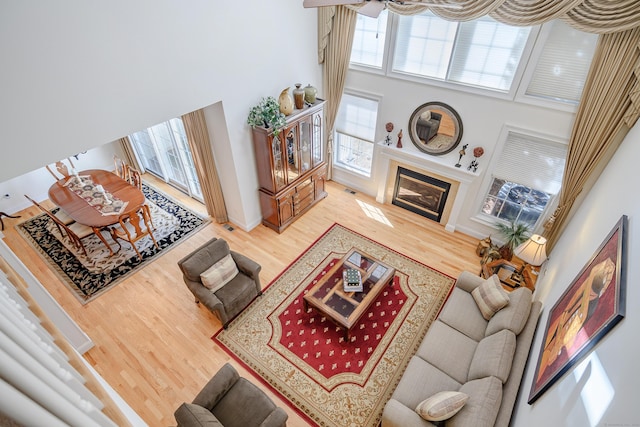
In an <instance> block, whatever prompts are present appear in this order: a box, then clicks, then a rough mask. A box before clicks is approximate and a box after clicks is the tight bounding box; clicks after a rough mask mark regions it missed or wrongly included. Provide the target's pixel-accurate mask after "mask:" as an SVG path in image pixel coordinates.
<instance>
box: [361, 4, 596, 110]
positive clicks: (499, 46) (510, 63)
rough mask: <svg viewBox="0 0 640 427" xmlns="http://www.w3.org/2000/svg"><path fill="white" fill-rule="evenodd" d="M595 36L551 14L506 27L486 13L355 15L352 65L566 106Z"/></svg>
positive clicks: (578, 87)
mask: <svg viewBox="0 0 640 427" xmlns="http://www.w3.org/2000/svg"><path fill="white" fill-rule="evenodd" d="M597 40H598V36H597V35H596V34H589V33H584V32H582V31H578V30H575V29H573V28H572V27H570V26H569V25H567V24H565V23H564V22H562V21H558V20H554V21H551V22H548V23H546V24H544V26H542V27H540V26H535V27H513V26H509V25H505V24H501V23H499V22H497V21H495V20H493V19H491V18H490V17H488V16H485V17H482V18H479V19H476V20H474V21H468V22H452V21H447V20H444V19H441V18H439V17H437V16H435V15H433V14H432V13H430V12H425V13H422V14H418V15H408V16H405V15H398V14H394V13H388V11H386V10H385V11H384V12H383V13H382V14H381V15H380V17H379V18H378V19H375V18H368V17H365V16H362V15H358V21H357V24H356V30H355V36H354V43H353V48H352V51H351V64H352V66H354V67H356V68H358V69H360V70H363V71H368V72H375V73H384V74H385V75H388V76H393V77H394V78H399V79H405V80H412V81H419V82H422V83H424V84H433V85H439V86H447V87H450V88H455V89H458V90H465V91H473V92H476V93H477V92H481V93H483V94H487V95H492V96H497V97H501V98H505V97H507V98H508V99H514V98H515V96H516V92H517V95H518V100H520V101H523V102H528V103H535V104H540V105H544V106H545V107H552V108H558V109H561V110H567V111H570V110H573V109H574V108H575V105H577V103H578V102H579V100H580V96H581V94H582V89H583V87H584V81H585V79H586V76H587V73H588V71H589V67H590V65H591V60H592V58H593V54H594V51H595V46H596V43H597Z"/></svg>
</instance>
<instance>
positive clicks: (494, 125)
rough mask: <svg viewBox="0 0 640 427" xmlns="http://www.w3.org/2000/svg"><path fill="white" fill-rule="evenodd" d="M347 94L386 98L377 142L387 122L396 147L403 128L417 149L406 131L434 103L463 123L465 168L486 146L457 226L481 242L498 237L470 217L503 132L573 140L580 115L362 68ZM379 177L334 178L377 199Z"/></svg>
mask: <svg viewBox="0 0 640 427" xmlns="http://www.w3.org/2000/svg"><path fill="white" fill-rule="evenodd" d="M345 90H354V91H356V92H362V93H369V94H372V95H377V96H379V97H380V98H381V100H380V103H379V108H378V123H377V124H378V129H377V131H376V140H377V141H382V140H383V139H384V138H385V136H386V135H387V132H386V130H385V123H387V122H392V123H393V124H394V126H395V128H394V130H393V132H392V133H391V136H392V141H393V143H394V144H395V143H396V141H397V134H398V132H399V131H400V129H403V134H404V137H403V139H402V144H403V146H405V147H406V146H413V143H412V142H411V139H410V138H409V132H408V131H407V128H408V123H409V118H410V117H411V114H412V113H413V112H414V110H415V109H416V108H418V107H419V106H420V105H422V104H424V103H426V102H432V101H438V102H444V103H445V104H448V105H450V106H451V107H452V108H453V109H454V110H456V111H457V112H458V114H459V115H460V118H461V121H462V124H463V134H462V140H461V142H460V147H462V145H464V144H469V147H468V149H467V155H466V156H465V157H464V158H463V160H462V163H463V165H465V166H466V165H468V164H469V162H470V161H471V160H472V158H473V157H472V155H471V154H470V153H471V152H472V150H473V148H474V147H476V146H481V147H483V148H484V150H485V154H484V155H483V156H482V157H481V158H480V159H479V160H478V162H479V164H480V166H479V168H478V172H479V174H480V176H479V177H478V178H477V179H476V180H475V181H474V183H473V184H472V185H471V186H470V188H469V192H468V194H469V195H471V196H470V197H468V198H467V200H466V201H465V203H464V205H463V207H462V210H461V212H460V217H459V218H460V219H459V221H458V222H457V224H456V230H458V231H461V232H463V233H465V234H469V235H472V236H476V237H478V238H484V237H486V236H488V235H490V234H492V233H495V230H494V229H492V228H490V227H488V226H487V225H486V224H481V223H478V222H477V221H473V220H472V219H471V218H472V217H473V216H474V215H475V214H476V213H477V212H478V209H479V206H481V202H482V200H481V199H482V196H483V195H484V192H485V191H486V189H485V188H484V187H482V182H483V180H484V178H485V175H486V174H487V167H488V165H489V164H490V163H491V161H492V160H493V156H496V155H499V149H500V148H501V147H497V146H496V144H497V143H498V139H499V137H500V133H501V132H502V130H503V128H504V127H505V126H506V125H509V126H513V127H517V128H521V129H524V130H528V131H530V132H533V133H535V134H544V135H545V136H548V137H550V138H552V139H554V140H560V141H563V142H568V140H569V137H570V135H571V127H572V125H573V120H574V116H575V114H574V113H568V112H564V111H559V110H553V109H549V108H543V107H539V106H534V105H529V104H524V103H520V102H513V101H509V100H505V99H499V98H492V97H488V96H481V95H477V94H472V93H468V92H462V91H457V90H451V89H448V88H444V87H437V86H425V85H420V84H416V83H413V82H409V81H406V80H398V79H393V78H386V77H384V76H380V75H376V74H371V73H366V72H362V71H357V70H350V71H349V74H348V75H347V82H346V89H345ZM454 157H455V156H454ZM456 160H457V157H455V160H453V162H452V166H453V164H455V162H456ZM375 163H376V160H375V159H374V164H375ZM377 178H378V176H377V174H376V173H375V171H374V174H373V176H372V177H371V178H370V179H363V178H361V177H358V176H357V175H355V174H349V173H345V172H343V171H337V170H336V171H335V172H334V175H333V179H334V180H335V181H338V182H340V183H342V184H345V185H348V186H350V187H352V188H355V189H357V190H359V191H362V192H365V193H367V194H370V195H374V196H375V194H376V190H377Z"/></svg>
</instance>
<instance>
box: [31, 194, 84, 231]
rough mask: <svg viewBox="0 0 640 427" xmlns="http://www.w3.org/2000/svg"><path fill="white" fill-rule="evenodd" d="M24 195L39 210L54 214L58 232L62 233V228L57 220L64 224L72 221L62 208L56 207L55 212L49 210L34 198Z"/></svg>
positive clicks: (50, 214)
mask: <svg viewBox="0 0 640 427" xmlns="http://www.w3.org/2000/svg"><path fill="white" fill-rule="evenodd" d="M24 197H26V198H27V199H29V200H30V201H31V203H33V204H34V205H35V206H36V207H37V208H38V209H40V210H41V211H43V212H45V213H46V214H48V215H49V216H54V217H55V218H56V222H55V224H56V226H57V227H58V231H59V232H60V234H63V231H64V230H62V229H61V228H60V226H59V225H58V222H61V223H62V224H64V225H69V224H72V223H73V222H74V219H73V218H71V217H70V216H69V215H68V214H67V213H66V212H65V211H64V210H63V209H62V208H58V209H57V210H56V211H55V212H54V211H52V210H51V211H50V210H49V209H47V208H45V207H44V206H42V205H41V204H40V203H38V202H36V201H35V200H33V199H32V198H31V197H29V196H27V195H26V194H25V195H24Z"/></svg>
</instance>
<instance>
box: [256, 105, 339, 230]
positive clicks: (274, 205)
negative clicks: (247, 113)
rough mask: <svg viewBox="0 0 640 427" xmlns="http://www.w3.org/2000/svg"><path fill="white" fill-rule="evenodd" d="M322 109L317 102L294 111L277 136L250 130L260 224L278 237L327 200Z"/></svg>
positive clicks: (260, 128) (259, 129)
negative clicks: (318, 203) (253, 151)
mask: <svg viewBox="0 0 640 427" xmlns="http://www.w3.org/2000/svg"><path fill="white" fill-rule="evenodd" d="M323 107H324V101H323V100H321V99H317V100H316V102H314V103H313V104H311V105H308V104H305V106H304V108H302V109H297V110H294V111H293V113H292V114H291V115H289V116H288V117H287V123H286V126H285V127H284V128H283V129H281V130H280V132H279V133H278V134H277V135H274V134H273V133H272V131H273V130H272V129H267V128H264V127H259V126H257V127H255V128H254V129H253V144H254V148H255V155H256V165H257V169H258V182H259V184H260V190H259V195H260V208H261V209H262V223H263V224H264V225H266V226H267V227H270V228H272V229H274V230H276V231H277V232H278V233H281V232H282V231H283V230H284V229H285V228H286V227H287V226H289V225H290V224H291V223H292V222H293V221H295V220H296V219H297V218H298V217H299V216H300V215H302V214H303V213H305V212H306V211H307V210H309V209H310V208H311V207H312V206H313V205H314V204H316V203H317V202H318V201H320V200H322V199H323V198H325V197H326V196H327V193H326V191H325V188H324V184H325V180H326V177H327V163H326V160H325V148H324V142H323V125H324V124H323V120H324V115H323Z"/></svg>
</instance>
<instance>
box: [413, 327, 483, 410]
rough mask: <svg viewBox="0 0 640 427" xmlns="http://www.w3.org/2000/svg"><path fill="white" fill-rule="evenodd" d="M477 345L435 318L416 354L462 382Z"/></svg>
mask: <svg viewBox="0 0 640 427" xmlns="http://www.w3.org/2000/svg"><path fill="white" fill-rule="evenodd" d="M477 346H478V343H477V342H476V341H475V340H473V339H471V338H469V337H468V336H466V335H464V334H463V333H461V332H458V331H457V330H455V329H453V328H452V327H450V326H448V325H446V324H444V323H443V322H440V321H439V320H436V321H435V322H433V324H432V325H431V327H430V328H429V330H428V331H427V335H426V336H425V337H424V339H423V340H422V343H421V344H420V347H418V351H417V352H416V356H418V357H420V358H422V359H424V360H426V361H427V362H429V363H431V364H432V365H434V366H435V367H436V368H438V369H439V370H441V371H442V372H444V373H446V374H447V375H449V376H450V377H451V378H453V379H454V380H456V381H457V382H459V383H460V384H462V383H464V382H465V381H467V376H468V374H469V365H470V364H471V360H472V359H473V355H474V354H475V352H476V347H477ZM444 390H447V389H444ZM449 390H450V389H449ZM438 391H442V389H441V390H438ZM424 397H428V396H424ZM424 397H423V398H424Z"/></svg>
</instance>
